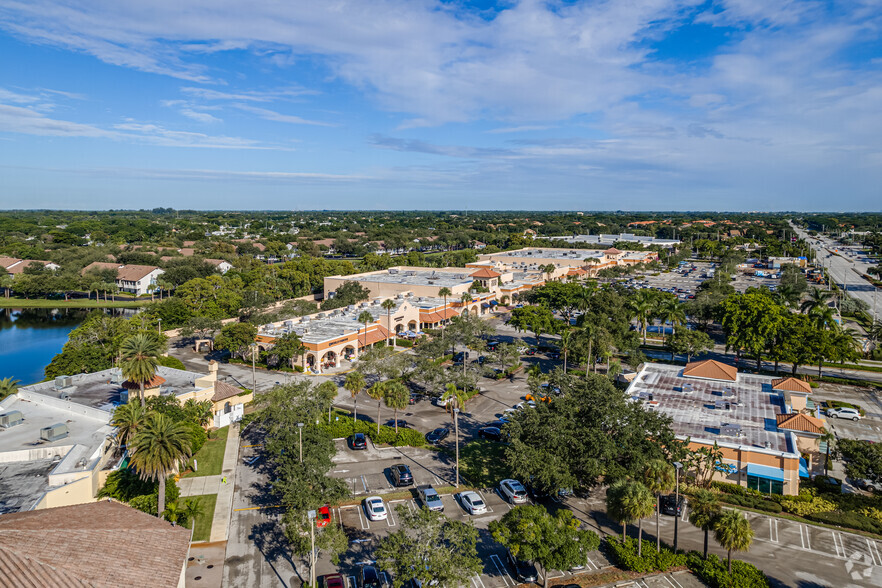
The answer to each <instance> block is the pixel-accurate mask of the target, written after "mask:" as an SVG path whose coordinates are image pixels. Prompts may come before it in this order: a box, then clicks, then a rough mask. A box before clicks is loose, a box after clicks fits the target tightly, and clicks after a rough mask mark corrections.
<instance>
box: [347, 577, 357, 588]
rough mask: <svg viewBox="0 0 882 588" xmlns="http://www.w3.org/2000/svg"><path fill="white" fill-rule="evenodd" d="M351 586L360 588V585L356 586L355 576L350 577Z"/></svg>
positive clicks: (351, 587)
mask: <svg viewBox="0 0 882 588" xmlns="http://www.w3.org/2000/svg"><path fill="white" fill-rule="evenodd" d="M348 580H349V586H350V588H358V584H356V579H355V576H349V578H348Z"/></svg>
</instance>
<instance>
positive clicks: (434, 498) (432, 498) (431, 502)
mask: <svg viewBox="0 0 882 588" xmlns="http://www.w3.org/2000/svg"><path fill="white" fill-rule="evenodd" d="M417 494H419V497H420V501H421V502H422V503H423V505H424V506H425V507H426V508H428V509H429V510H440V511H443V510H444V504H443V503H442V502H441V497H440V496H439V495H438V493H437V492H435V489H434V488H432V487H431V486H429V485H428V484H425V485H422V486H417Z"/></svg>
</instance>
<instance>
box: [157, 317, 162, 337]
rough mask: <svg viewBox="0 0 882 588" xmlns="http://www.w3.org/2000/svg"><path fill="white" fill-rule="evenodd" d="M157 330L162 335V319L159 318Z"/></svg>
mask: <svg viewBox="0 0 882 588" xmlns="http://www.w3.org/2000/svg"><path fill="white" fill-rule="evenodd" d="M156 332H157V333H159V334H160V335H162V319H159V323H158V324H157V325H156Z"/></svg>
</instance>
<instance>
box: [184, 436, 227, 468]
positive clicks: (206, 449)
mask: <svg viewBox="0 0 882 588" xmlns="http://www.w3.org/2000/svg"><path fill="white" fill-rule="evenodd" d="M229 432H230V427H224V428H222V429H218V430H217V431H214V432H212V434H211V435H212V437H211V438H210V439H209V440H208V441H206V442H205V445H203V446H202V449H200V450H199V452H198V453H197V454H196V455H194V456H193V457H192V458H191V459H190V461H189V462H187V468H188V469H190V470H192V469H193V459H195V460H196V461H197V462H198V464H199V471H198V472H194V471H190V472H189V473H187V474H185V475H184V476H182V477H184V478H195V477H197V476H216V475H219V474H220V473H221V470H222V469H223V465H224V449H226V446H227V433H229Z"/></svg>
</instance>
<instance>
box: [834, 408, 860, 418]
mask: <svg viewBox="0 0 882 588" xmlns="http://www.w3.org/2000/svg"><path fill="white" fill-rule="evenodd" d="M827 416H828V417H832V418H837V419H851V420H853V421H859V420H861V413H860V411H858V409H856V408H850V407H847V406H843V407H842V408H828V409H827Z"/></svg>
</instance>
